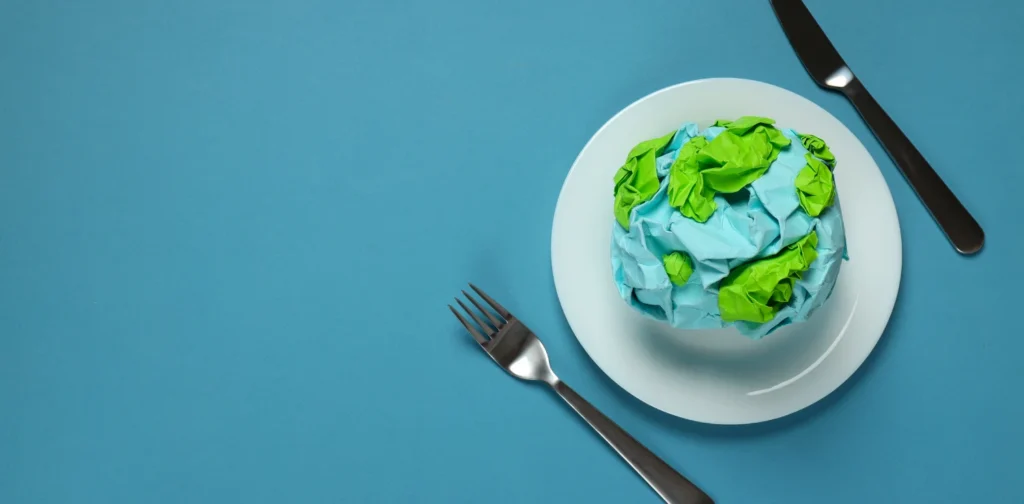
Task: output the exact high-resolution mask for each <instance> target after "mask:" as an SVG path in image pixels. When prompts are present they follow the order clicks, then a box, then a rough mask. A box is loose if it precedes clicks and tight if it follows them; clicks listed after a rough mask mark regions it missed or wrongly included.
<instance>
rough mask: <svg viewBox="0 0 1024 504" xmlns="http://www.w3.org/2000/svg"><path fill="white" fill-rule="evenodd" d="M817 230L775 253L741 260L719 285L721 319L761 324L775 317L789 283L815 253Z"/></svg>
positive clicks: (790, 288) (785, 299) (789, 294)
mask: <svg viewBox="0 0 1024 504" xmlns="http://www.w3.org/2000/svg"><path fill="white" fill-rule="evenodd" d="M817 246H818V233H817V232H815V231H811V232H810V234H808V235H807V236H804V237H803V238H801V239H799V240H797V241H796V242H795V243H793V244H791V245H789V246H788V247H786V248H784V249H782V250H781V251H780V252H779V253H777V254H775V255H773V256H771V257H766V258H764V259H760V260H757V261H754V262H750V263H747V264H744V265H742V266H740V267H739V268H737V269H736V270H734V271H733V272H732V273H730V274H729V276H727V277H726V278H725V279H724V280H722V283H721V284H720V285H719V290H718V309H719V311H720V312H721V316H722V320H724V321H726V322H733V321H738V320H744V321H747V322H755V323H759V324H763V323H765V322H768V321H770V320H771V319H772V318H774V317H775V314H776V313H778V312H779V310H780V309H782V306H783V305H785V304H786V303H788V302H789V300H790V297H792V295H793V283H794V282H796V281H797V280H799V279H800V278H801V277H802V276H803V272H804V271H807V269H808V268H810V267H811V263H813V262H814V260H815V259H816V258H817V257H818V253H817V252H816V251H815V248H816V247H817Z"/></svg>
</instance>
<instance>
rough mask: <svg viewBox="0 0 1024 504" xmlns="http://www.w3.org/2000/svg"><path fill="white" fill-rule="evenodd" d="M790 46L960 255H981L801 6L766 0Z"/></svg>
mask: <svg viewBox="0 0 1024 504" xmlns="http://www.w3.org/2000/svg"><path fill="white" fill-rule="evenodd" d="M771 3H772V8H773V9H774V10H775V16H776V17H778V18H779V23H780V24H781V25H782V30H783V31H784V32H785V33H786V37H787V38H788V39H789V43H790V45H792V46H793V50H794V51H796V54H797V56H798V57H799V58H800V61H801V62H802V63H803V65H804V67H805V68H806V69H807V73H809V74H811V77H812V78H814V80H815V82H817V83H818V85H819V86H822V87H824V88H826V89H831V90H836V91H839V92H841V93H843V94H844V95H845V96H846V98H848V99H849V100H850V102H852V103H853V106H854V108H856V109H857V112H859V113H860V116H861V117H862V118H864V121H865V122H866V123H867V124H868V127H870V128H871V131H872V132H874V134H875V137H876V138H878V140H879V141H880V142H881V143H882V147H884V148H885V150H886V152H888V153H889V157H890V158H892V160H893V162H894V163H896V166H897V167H898V168H899V169H900V171H901V172H903V175H904V177H906V179H907V182H909V183H910V186H911V187H912V188H913V189H914V191H915V192H916V193H917V196H918V197H919V198H920V199H921V201H922V202H923V203H924V206H925V207H926V208H927V209H928V211H929V212H930V213H931V215H932V218H934V219H935V221H936V222H937V223H938V224H939V227H940V228H942V231H943V232H944V233H945V234H946V237H947V238H948V239H949V241H950V242H951V243H952V244H953V247H955V248H956V250H957V251H958V252H960V253H961V254H973V253H975V252H977V251H979V250H981V247H982V245H983V244H984V242H985V233H984V231H982V229H981V226H980V225H979V224H978V221H976V220H974V217H972V216H971V214H970V213H969V212H968V211H967V209H966V208H964V206H963V204H962V203H960V200H958V199H957V198H956V195H954V194H953V191H951V190H950V189H949V187H947V186H946V183H945V182H943V181H942V179H941V178H940V177H939V175H938V174H937V173H935V170H933V169H932V167H931V165H929V164H928V161H926V160H925V159H924V156H922V155H921V153H920V152H918V150H917V148H915V147H914V144H912V143H911V142H910V140H909V139H908V138H907V136H906V135H904V134H903V132H902V131H900V128H899V127H898V126H896V123H895V122H893V120H892V119H890V118H889V115H888V114H886V113H885V110H883V109H882V107H881V106H880V105H879V104H878V102H876V101H875V99H874V98H872V97H871V95H870V94H868V91H867V89H865V88H864V85H863V84H861V82H860V81H859V80H858V79H857V77H856V76H855V75H854V74H853V72H852V71H851V70H850V67H848V66H847V65H846V63H845V62H844V61H843V58H842V57H841V56H839V53H838V52H837V51H836V49H835V47H833V46H832V43H831V42H830V41H829V40H828V37H826V36H825V32H823V31H822V30H821V27H820V26H818V23H817V22H816V21H815V20H814V17H813V16H811V13H810V11H808V10H807V7H806V6H805V5H804V4H803V2H802V1H801V0H771Z"/></svg>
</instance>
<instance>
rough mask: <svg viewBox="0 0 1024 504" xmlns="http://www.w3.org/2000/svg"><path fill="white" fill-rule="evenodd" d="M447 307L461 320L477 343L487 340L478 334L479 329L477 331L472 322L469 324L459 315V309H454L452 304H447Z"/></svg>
mask: <svg viewBox="0 0 1024 504" xmlns="http://www.w3.org/2000/svg"><path fill="white" fill-rule="evenodd" d="M448 309H449V310H451V311H452V314H453V315H455V318H457V319H459V322H462V325H463V326H465V327H466V330H467V331H469V334H471V335H472V336H473V339H475V340H476V342H477V343H480V344H481V345H483V344H484V343H486V342H487V340H486V339H484V335H483V334H480V331H477V330H476V328H475V327H473V324H470V323H469V322H468V321H466V319H464V318H462V315H459V311H458V310H456V309H455V307H454V306H452V305H448Z"/></svg>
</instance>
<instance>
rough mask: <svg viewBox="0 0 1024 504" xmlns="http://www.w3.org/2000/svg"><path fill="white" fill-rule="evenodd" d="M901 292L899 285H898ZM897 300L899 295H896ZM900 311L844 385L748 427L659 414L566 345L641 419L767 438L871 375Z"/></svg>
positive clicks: (709, 433) (700, 431) (695, 431)
mask: <svg viewBox="0 0 1024 504" xmlns="http://www.w3.org/2000/svg"><path fill="white" fill-rule="evenodd" d="M900 289H901V290H902V285H901V286H900ZM897 299H899V295H898V294H897ZM554 309H555V311H556V312H557V314H556V317H555V318H556V320H558V321H559V323H560V324H561V326H562V329H563V331H564V332H565V333H566V334H567V335H572V334H573V331H572V328H571V327H570V326H569V322H568V320H566V318H565V314H564V313H563V312H562V309H561V307H560V306H558V304H557V303H556V304H555V306H554ZM899 312H900V303H899V301H897V302H896V305H895V306H894V307H893V312H892V316H891V317H890V319H889V324H888V325H886V328H885V331H884V332H883V333H882V337H881V338H880V339H879V341H878V343H877V345H876V346H875V348H874V350H872V352H871V353H870V354H869V355H868V357H867V359H866V360H865V361H864V363H863V364H862V365H861V366H860V368H859V369H858V370H857V371H856V372H855V373H854V374H853V376H851V377H850V378H849V379H848V380H846V382H845V383H843V384H842V385H841V386H840V387H839V388H838V389H836V390H835V391H833V392H832V393H831V394H829V395H827V396H825V397H824V398H822V399H821V400H819V401H818V402H816V403H814V404H812V405H811V406H808V407H806V408H804V409H802V410H800V411H797V412H795V413H792V414H790V415H786V416H784V417H781V418H777V419H775V420H770V421H767V422H761V423H756V424H749V425H714V424H706V423H701V422H695V421H692V420H687V419H685V418H680V417H677V416H673V415H670V414H668V413H665V412H664V411H661V410H659V409H657V408H654V407H652V406H649V405H648V404H646V403H644V402H643V401H641V400H639V399H637V398H636V397H633V395H631V394H630V393H629V392H627V391H626V390H625V389H623V388H622V387H620V386H619V385H618V384H617V383H615V382H614V381H612V379H611V378H609V377H608V375H606V374H605V373H604V371H602V370H601V368H599V367H598V366H597V364H595V363H594V361H593V360H592V359H591V358H590V356H589V355H587V352H586V351H585V350H584V349H583V347H582V346H581V345H580V343H579V340H577V339H576V338H575V337H573V338H572V339H573V344H571V345H569V347H570V348H572V351H573V352H575V355H574V356H575V357H576V358H577V359H579V360H581V361H583V362H585V363H586V365H585V367H586V369H587V370H588V372H589V373H590V375H592V377H593V378H595V379H596V380H597V381H599V382H601V383H602V384H603V385H604V386H605V387H606V388H607V389H608V390H610V391H611V392H612V396H614V397H615V400H617V401H618V402H619V403H620V404H621V405H623V406H626V407H628V408H629V409H631V410H633V411H636V412H639V413H640V414H641V415H642V416H644V417H646V419H647V420H649V421H651V422H653V423H655V424H657V425H658V426H660V427H663V428H666V429H670V430H675V431H680V432H685V433H687V434H688V435H697V436H699V437H706V438H726V437H728V438H731V439H735V438H737V437H757V436H768V435H774V434H781V433H784V432H786V431H789V430H792V429H794V428H796V427H798V426H800V425H802V424H804V423H806V422H808V421H810V420H811V419H813V418H814V417H816V416H818V415H820V414H821V413H822V412H823V411H826V410H828V409H829V408H831V407H833V406H834V405H835V404H837V403H840V402H842V401H843V399H844V398H845V397H846V395H847V394H848V393H849V391H850V390H851V389H853V388H854V387H856V386H857V384H858V383H859V382H860V381H861V380H862V379H864V376H867V375H869V374H871V373H872V372H873V369H874V368H875V367H876V366H877V360H878V356H879V355H881V354H882V353H884V352H885V349H886V347H887V346H888V344H889V339H890V332H891V331H893V330H894V328H895V327H897V326H898V325H899Z"/></svg>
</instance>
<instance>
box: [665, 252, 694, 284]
mask: <svg viewBox="0 0 1024 504" xmlns="http://www.w3.org/2000/svg"><path fill="white" fill-rule="evenodd" d="M662 261H663V262H664V263H665V273H668V279H669V280H671V281H672V283H673V284H675V285H685V284H686V281H687V280H689V279H690V275H692V274H693V263H692V262H690V257H689V256H687V255H686V254H684V253H682V252H671V253H669V254H666V255H665V257H663V258H662Z"/></svg>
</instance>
